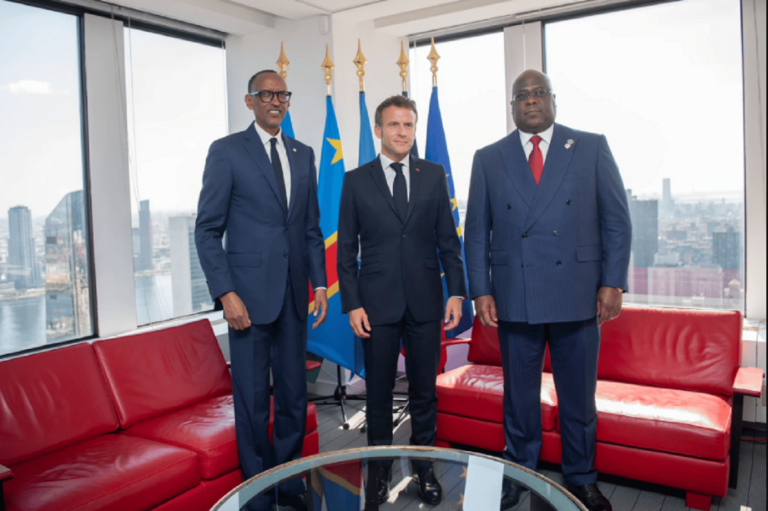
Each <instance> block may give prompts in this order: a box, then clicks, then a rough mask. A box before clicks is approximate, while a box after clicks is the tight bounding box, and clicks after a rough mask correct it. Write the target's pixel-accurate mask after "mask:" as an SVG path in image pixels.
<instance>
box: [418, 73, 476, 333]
mask: <svg viewBox="0 0 768 511" xmlns="http://www.w3.org/2000/svg"><path fill="white" fill-rule="evenodd" d="M424 159H426V160H429V161H431V162H434V163H439V164H440V165H442V166H443V167H445V174H446V179H447V180H448V190H449V191H450V194H451V204H452V205H453V222H454V224H456V232H457V233H458V234H459V240H461V256H462V258H464V236H463V234H462V232H461V221H460V219H459V203H458V201H457V200H456V189H455V188H454V186H453V174H452V172H451V159H450V158H449V156H448V143H447V142H446V140H445V130H444V129H443V117H442V115H441V114H440V102H439V101H438V98H437V86H435V87H432V97H431V98H430V100H429V117H428V119H427V148H426V154H425V155H424ZM465 260H466V259H465ZM466 272H467V269H466V268H464V279H465V280H466V279H467V274H466ZM467 289H469V286H467ZM443 290H444V291H445V292H446V298H448V296H447V289H446V287H445V276H443ZM461 313H462V316H461V321H460V322H459V325H458V326H457V327H456V328H454V329H453V330H449V331H446V332H445V336H446V337H448V338H450V337H456V336H457V335H459V334H461V333H463V332H465V331H467V330H469V329H470V328H471V327H472V321H473V320H474V319H475V315H474V311H473V310H472V301H471V300H464V302H463V303H462V305H461Z"/></svg>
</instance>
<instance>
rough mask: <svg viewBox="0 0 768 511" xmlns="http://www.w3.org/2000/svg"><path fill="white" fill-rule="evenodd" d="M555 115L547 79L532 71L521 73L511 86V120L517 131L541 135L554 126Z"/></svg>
mask: <svg viewBox="0 0 768 511" xmlns="http://www.w3.org/2000/svg"><path fill="white" fill-rule="evenodd" d="M556 115H557V105H556V104H555V95H554V94H553V93H552V82H550V81H549V77H548V76H547V75H545V74H544V73H541V72H539V71H535V70H533V69H529V70H527V71H523V72H522V73H521V74H520V76H518V77H517V79H516V80H515V83H514V84H512V118H513V119H514V120H515V124H516V125H517V127H518V129H520V131H524V132H525V133H541V132H542V131H546V130H547V129H549V127H550V126H552V124H554V122H555V116H556Z"/></svg>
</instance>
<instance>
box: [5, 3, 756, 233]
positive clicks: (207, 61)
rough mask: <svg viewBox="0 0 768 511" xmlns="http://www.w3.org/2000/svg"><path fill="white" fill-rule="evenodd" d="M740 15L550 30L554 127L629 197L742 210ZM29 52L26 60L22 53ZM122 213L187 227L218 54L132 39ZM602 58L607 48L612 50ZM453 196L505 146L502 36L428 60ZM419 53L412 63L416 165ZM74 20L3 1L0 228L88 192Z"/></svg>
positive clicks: (660, 13) (675, 6) (630, 14)
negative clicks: (601, 142) (158, 216)
mask: <svg viewBox="0 0 768 511" xmlns="http://www.w3.org/2000/svg"><path fill="white" fill-rule="evenodd" d="M740 24H741V21H740V12H739V2H738V0H687V1H682V2H672V3H668V4H660V5H655V6H650V7H643V8H640V9H632V10H626V11H619V12H614V13H609V14H603V15H597V16H591V17H586V18H579V19H575V20H568V21H563V22H557V23H551V24H548V25H546V32H545V42H546V61H547V71H548V73H549V74H550V76H551V78H552V81H553V86H554V90H555V93H556V94H557V104H558V118H557V120H558V122H561V123H563V124H567V125H569V126H571V127H573V128H576V129H582V130H587V131H594V132H598V133H604V134H605V135H606V136H607V137H608V141H609V144H610V145H611V148H612V150H613V153H614V156H615V157H616V160H617V162H618V164H619V167H620V169H621V172H622V176H623V178H624V182H625V186H626V187H627V188H631V189H632V190H633V192H634V193H635V194H637V195H639V196H641V197H644V196H658V195H660V193H661V180H662V179H663V178H665V177H671V178H672V192H673V195H678V196H679V195H691V194H699V195H702V196H707V195H709V196H712V197H717V196H723V197H728V198H729V199H730V198H739V197H741V196H742V195H743V182H744V181H743V173H744V171H743V153H742V151H740V150H736V151H734V150H733V148H739V147H742V144H743V143H742V140H743V102H742V75H741V37H740ZM20 41H23V42H24V44H23V45H20V44H19V42H20ZM124 41H125V48H126V75H127V93H128V119H129V123H130V125H129V138H130V140H129V143H130V145H129V147H130V150H129V158H130V168H131V185H132V192H133V193H132V207H133V209H134V211H136V210H137V209H138V201H139V200H145V199H149V200H150V205H151V208H152V210H153V211H159V210H164V211H193V210H194V209H195V205H196V202H197V195H198V193H199V189H200V184H201V177H202V171H203V165H204V161H205V155H206V154H207V150H208V146H209V145H210V142H212V141H213V140H214V139H216V138H219V137H221V136H223V135H225V134H226V132H227V121H226V114H227V109H226V107H225V105H226V88H225V79H226V77H225V55H224V51H223V50H221V49H219V48H214V47H210V46H205V45H201V44H198V43H191V42H188V41H181V40H178V39H174V38H171V37H166V36H162V35H157V34H152V33H147V32H142V31H139V30H126V31H125V32H124ZM608 42H609V44H608ZM437 50H438V52H439V53H440V55H441V57H442V58H441V59H440V61H439V62H438V67H439V71H438V85H439V94H440V100H441V110H442V115H443V124H444V126H445V130H446V138H447V141H448V148H449V152H450V156H451V163H452V167H453V173H454V176H453V177H454V185H455V187H456V194H457V197H458V198H459V199H465V198H466V197H467V195H468V189H469V175H470V171H471V163H472V156H473V154H474V152H475V151H476V150H477V149H479V148H481V147H483V146H485V145H488V144H490V143H492V142H494V141H496V140H498V139H500V138H502V137H504V136H505V135H506V120H505V115H506V111H507V110H508V109H509V105H508V104H507V102H506V94H505V87H506V85H505V79H504V41H503V33H502V32H498V33H493V34H487V35H484V36H479V37H473V38H468V39H462V40H456V41H450V42H446V43H441V44H438V46H437ZM428 52H429V47H426V46H425V47H420V48H417V49H415V50H411V56H410V58H411V67H410V71H411V92H412V97H414V99H416V101H417V105H418V107H419V110H420V113H421V122H420V123H419V126H418V140H419V144H420V150H421V152H422V153H421V154H422V155H423V154H424V149H425V147H424V140H425V136H426V129H427V122H426V120H427V114H428V111H429V97H430V93H431V72H430V70H429V66H430V63H429V62H428V61H427V60H426V56H427V53H428ZM78 59H79V57H78V43H77V18H76V17H75V16H71V15H67V14H61V13H57V12H52V11H46V10H43V9H39V8H33V7H29V6H25V5H20V4H16V3H11V2H6V1H2V0H0V176H2V184H3V186H0V218H5V217H6V216H7V211H8V209H9V208H10V207H13V206H16V205H25V206H27V207H29V208H30V209H31V210H32V215H33V217H36V218H39V217H45V216H46V215H48V214H49V213H50V212H51V211H52V210H53V208H54V207H55V206H56V204H57V203H58V201H59V200H60V199H61V198H62V197H63V196H64V195H66V194H67V193H69V192H71V191H73V190H78V189H82V186H83V163H82V155H81V151H82V150H81V147H82V144H81V133H80V130H81V127H80V84H79V63H78Z"/></svg>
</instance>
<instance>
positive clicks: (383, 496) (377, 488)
mask: <svg viewBox="0 0 768 511" xmlns="http://www.w3.org/2000/svg"><path fill="white" fill-rule="evenodd" d="M372 468H373V470H375V473H376V479H375V481H374V482H373V484H371V477H370V475H369V477H368V481H369V485H368V490H367V491H366V494H365V502H366V504H376V505H378V504H383V503H385V502H386V501H388V500H389V483H390V481H391V480H392V471H391V469H390V467H383V466H381V465H379V466H377V467H372ZM366 507H368V506H366ZM374 509H375V508H374Z"/></svg>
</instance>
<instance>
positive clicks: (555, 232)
mask: <svg viewBox="0 0 768 511" xmlns="http://www.w3.org/2000/svg"><path fill="white" fill-rule="evenodd" d="M552 234H554V235H555V236H557V235H558V234H560V233H559V232H557V231H553V232H552Z"/></svg>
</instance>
